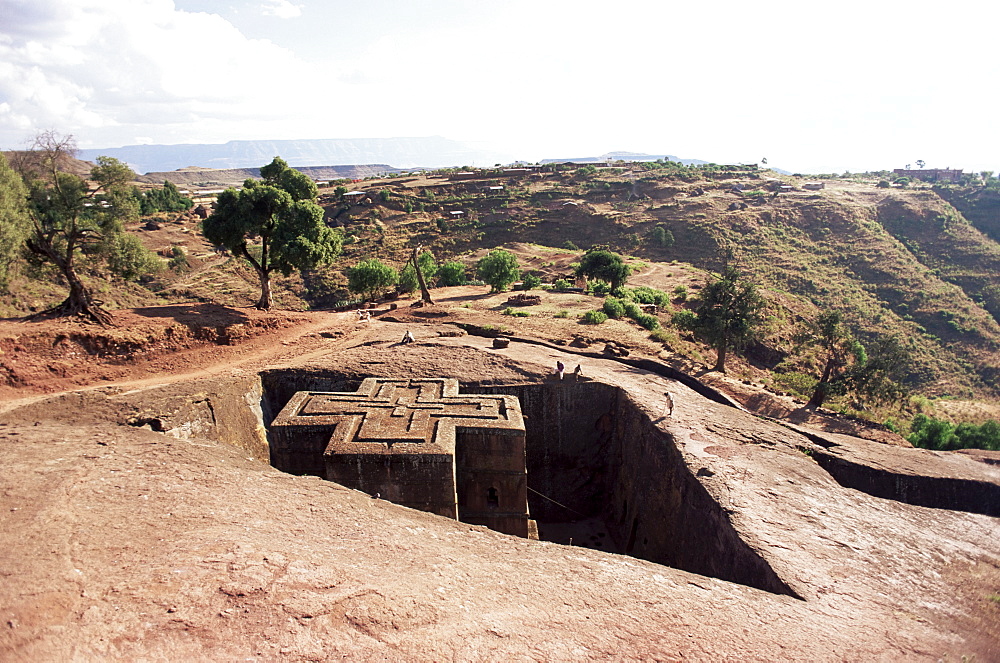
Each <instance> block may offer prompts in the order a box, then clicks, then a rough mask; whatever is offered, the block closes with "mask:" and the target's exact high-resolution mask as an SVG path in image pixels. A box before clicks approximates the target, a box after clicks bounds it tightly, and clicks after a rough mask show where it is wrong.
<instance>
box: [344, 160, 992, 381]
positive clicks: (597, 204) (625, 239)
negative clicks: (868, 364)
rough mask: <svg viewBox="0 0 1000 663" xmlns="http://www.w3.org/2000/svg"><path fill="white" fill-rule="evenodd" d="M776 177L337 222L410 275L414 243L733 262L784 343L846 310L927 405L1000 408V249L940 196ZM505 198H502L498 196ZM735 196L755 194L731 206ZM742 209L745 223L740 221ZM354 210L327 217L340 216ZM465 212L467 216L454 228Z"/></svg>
mask: <svg viewBox="0 0 1000 663" xmlns="http://www.w3.org/2000/svg"><path fill="white" fill-rule="evenodd" d="M634 168H638V167H634ZM766 175H769V173H767V174H762V173H758V172H756V171H754V170H743V171H740V170H731V171H720V170H716V171H712V170H711V169H694V168H689V169H683V170H680V169H675V170H663V171H654V172H650V171H644V170H628V169H625V168H622V169H606V170H596V171H595V170H593V169H589V170H584V169H576V170H574V171H568V172H555V173H545V174H542V175H536V176H533V177H531V178H530V179H529V178H524V179H521V180H519V181H515V182H510V181H507V180H500V179H498V178H486V179H484V180H481V181H475V182H453V183H448V182H446V181H442V180H424V181H419V180H417V181H413V180H411V181H409V182H407V183H406V184H403V185H395V186H393V181H392V180H391V179H390V180H382V181H381V182H379V183H376V185H375V187H373V188H372V191H371V196H370V198H371V200H372V201H378V200H379V199H378V197H377V194H378V191H379V190H381V189H386V190H387V191H391V196H390V198H389V200H388V202H386V203H385V204H379V203H378V202H373V204H372V206H370V207H365V206H358V207H352V208H350V209H349V210H347V211H345V212H341V213H340V216H339V217H338V223H340V224H342V225H343V227H344V230H345V232H347V233H348V235H349V236H350V237H353V238H356V239H355V240H352V241H354V243H353V244H350V245H348V247H347V250H346V254H345V256H344V260H343V261H344V262H345V263H351V262H352V261H353V260H357V259H360V258H361V257H362V256H365V257H367V256H370V255H375V256H378V257H380V258H382V259H384V260H386V261H389V262H394V261H395V262H397V263H401V262H402V260H404V259H405V252H406V250H408V247H409V246H410V245H411V244H419V245H422V246H425V247H429V248H431V249H432V250H434V252H435V254H436V255H438V256H439V258H440V257H443V256H446V255H450V254H461V253H464V252H469V253H471V252H472V251H475V250H476V249H479V248H482V247H490V246H497V245H502V244H506V243H510V242H515V241H516V242H534V243H537V244H541V245H547V246H553V247H565V246H574V245H575V246H577V247H579V248H580V249H585V248H588V247H590V246H593V245H596V244H607V245H610V246H611V247H612V248H613V249H615V250H617V251H620V252H622V253H624V254H626V255H633V256H636V257H638V258H641V259H643V260H647V261H659V262H670V261H680V262H682V263H687V264H690V265H691V266H693V267H696V268H699V269H706V270H713V271H715V270H718V269H719V268H720V266H721V265H722V261H723V259H724V256H726V255H729V256H731V259H733V260H734V261H735V262H736V263H737V264H738V265H739V266H740V267H741V268H742V269H743V270H744V271H745V272H746V273H747V274H749V275H750V276H751V278H753V279H754V280H755V281H756V282H758V283H759V284H761V285H762V286H764V287H765V288H767V289H769V290H770V291H771V292H772V298H774V299H775V300H776V301H778V300H780V301H782V302H784V304H783V306H782V308H783V309H785V310H784V311H783V312H780V314H779V315H778V316H777V320H776V323H777V324H776V327H775V329H774V336H775V341H776V342H777V340H779V339H780V338H781V337H785V338H786V339H787V336H788V335H789V334H788V332H789V329H788V326H789V325H791V324H793V323H794V321H795V320H796V318H797V317H798V316H802V315H807V316H808V315H814V314H815V312H816V311H817V310H818V309H819V308H837V309H840V310H843V311H844V312H845V314H846V316H847V318H848V320H849V321H850V323H851V326H852V328H853V329H854V331H855V333H857V334H858V335H859V336H860V337H861V338H862V339H865V340H871V339H872V338H874V337H875V336H876V335H880V334H894V335H897V336H899V337H900V338H903V339H905V340H906V341H907V343H908V344H909V346H910V349H911V352H912V354H913V363H912V366H910V380H911V383H912V384H913V385H915V386H917V387H918V388H919V389H921V390H923V391H925V392H926V393H929V394H933V395H938V396H942V395H951V396H961V397H967V396H973V395H986V394H992V393H995V391H996V389H997V387H998V385H1000V382H998V380H1000V369H998V366H1000V361H998V349H1000V326H998V324H997V321H996V320H995V319H994V318H993V317H992V316H991V315H990V314H989V313H988V312H987V311H986V310H985V309H984V308H983V306H982V305H981V304H980V303H979V300H980V299H981V295H982V292H983V290H984V289H985V288H988V287H990V286H996V285H997V284H998V282H1000V245H998V244H997V243H996V242H995V241H993V240H992V239H990V238H989V237H987V236H986V235H984V234H982V233H981V232H979V231H978V230H977V229H976V228H975V227H973V226H972V225H971V224H970V223H968V221H966V220H965V219H964V217H963V216H962V215H961V214H960V213H959V212H958V211H957V210H956V209H955V208H954V207H952V206H951V205H949V204H948V203H947V202H945V201H944V200H943V199H942V198H941V197H940V196H939V195H938V194H937V193H935V192H934V191H931V190H929V189H914V190H908V189H881V188H877V187H876V186H875V184H876V182H875V181H874V180H873V181H871V182H870V183H866V182H856V181H827V182H826V185H827V186H826V188H825V189H824V190H822V191H805V190H802V187H801V185H802V183H803V181H802V180H801V179H800V178H794V177H785V178H780V181H779V182H777V183H776V182H773V181H769V179H768V178H767V177H766ZM501 183H502V184H503V186H504V187H505V189H504V193H503V195H502V196H495V195H492V194H490V193H487V192H486V191H487V189H486V187H488V186H490V185H494V186H498V185H500V184H501ZM737 183H738V184H741V185H742V188H743V192H734V191H733V185H734V184H737ZM782 184H784V185H786V186H791V187H792V190H783V191H782V192H781V193H780V194H779V195H778V196H776V197H773V196H772V194H771V193H770V192H769V191H768V189H770V188H773V187H775V186H780V185H782ZM389 187H393V188H389ZM702 191H703V193H702ZM758 192H762V194H759V193H758ZM734 203H736V206H739V207H743V206H745V209H730V208H731V207H733V206H734ZM419 206H423V208H424V211H423V212H419V211H417V210H418V209H419ZM342 207H343V206H338V205H337V204H336V203H331V204H330V205H329V206H328V208H329V209H330V210H331V215H332V214H336V212H337V211H340V210H341V209H342ZM408 208H409V209H413V210H414V211H413V212H411V213H406V212H405V211H404V210H405V209H408ZM458 210H461V211H463V212H464V214H463V215H462V216H461V217H459V218H457V219H452V218H450V217H451V216H452V215H451V214H450V212H452V211H458ZM657 225H662V226H663V227H664V228H665V229H667V230H669V231H670V232H671V233H672V235H673V237H674V240H675V244H674V245H673V246H671V247H662V246H658V245H657V244H656V242H655V241H654V240H653V230H654V228H655V227H656V226H657ZM539 271H541V270H539ZM786 345H787V344H786Z"/></svg>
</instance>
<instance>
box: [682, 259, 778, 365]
mask: <svg viewBox="0 0 1000 663" xmlns="http://www.w3.org/2000/svg"><path fill="white" fill-rule="evenodd" d="M764 308H765V301H764V299H763V298H762V297H761V296H760V294H759V293H758V292H757V288H756V286H754V285H753V284H752V283H749V282H747V281H743V280H742V279H741V277H740V273H739V271H738V270H737V269H736V268H734V267H726V268H725V269H724V270H723V271H722V275H721V276H720V277H719V278H718V279H717V280H716V281H713V282H710V283H708V284H706V286H705V288H704V290H702V292H701V295H700V296H699V297H698V302H697V304H696V306H695V308H694V314H695V318H694V320H693V331H694V332H695V334H697V335H698V336H699V337H700V338H701V339H702V340H704V341H705V342H707V343H709V344H711V345H712V346H713V347H714V348H715V352H716V361H715V366H714V367H713V368H712V370H713V371H718V372H720V373H725V372H726V354H727V353H728V351H729V350H730V349H732V350H734V351H738V350H741V349H742V348H743V347H745V346H746V345H747V343H749V342H750V341H752V340H753V339H755V338H757V336H758V335H759V334H760V332H761V331H762V328H763V324H764Z"/></svg>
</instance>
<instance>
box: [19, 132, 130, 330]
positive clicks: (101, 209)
mask: <svg viewBox="0 0 1000 663" xmlns="http://www.w3.org/2000/svg"><path fill="white" fill-rule="evenodd" d="M75 152H76V145H75V143H74V141H73V138H72V136H61V135H59V134H57V133H55V132H53V131H48V132H44V133H41V134H39V135H38V136H37V137H36V138H35V140H34V142H33V144H32V146H31V149H30V150H29V153H30V154H29V156H28V158H25V159H24V160H23V162H22V172H21V176H22V177H23V178H24V179H25V181H26V182H27V184H28V190H29V202H28V212H29V215H30V218H31V223H32V228H31V232H30V234H29V237H28V239H27V241H26V246H27V248H28V250H29V251H31V253H32V254H33V255H34V256H35V257H36V258H37V259H38V260H40V261H42V262H48V263H51V264H53V265H55V266H56V268H57V269H59V271H60V272H61V273H62V275H63V277H64V278H65V280H66V283H67V285H68V286H69V296H67V298H66V299H65V300H64V301H63V302H62V303H61V304H59V305H58V306H56V307H54V308H52V309H50V310H48V311H45V313H54V314H56V315H79V316H82V317H84V318H87V319H89V320H93V321H96V322H98V323H100V324H110V323H111V321H112V318H111V314H110V313H108V312H107V311H105V310H104V309H103V308H102V307H101V304H100V302H98V301H97V300H95V299H94V297H93V294H92V293H91V291H90V288H88V287H87V286H86V285H85V284H84V282H83V281H82V280H81V279H80V277H79V275H78V274H77V260H78V259H79V258H80V257H81V256H82V255H83V254H84V253H85V252H88V253H90V254H91V255H93V256H94V257H99V256H101V255H106V253H103V252H102V250H101V249H102V248H107V247H110V246H113V245H114V244H115V241H114V238H115V236H116V235H119V234H121V233H123V232H124V222H125V221H127V220H130V219H134V218H137V217H138V213H139V204H138V201H137V200H136V199H135V197H134V196H133V195H132V192H131V190H130V189H129V188H128V184H129V182H131V181H132V180H133V179H134V178H135V173H133V172H132V170H131V169H130V168H129V167H128V166H126V165H125V164H123V163H121V162H120V161H118V160H117V159H112V158H111V157H98V158H97V165H96V166H94V167H93V169H91V171H90V179H91V181H92V185H88V184H87V183H86V182H84V181H83V180H82V179H81V178H79V177H77V176H76V175H73V174H70V173H68V172H66V170H67V166H68V165H69V163H70V160H71V159H72V157H73V154H75Z"/></svg>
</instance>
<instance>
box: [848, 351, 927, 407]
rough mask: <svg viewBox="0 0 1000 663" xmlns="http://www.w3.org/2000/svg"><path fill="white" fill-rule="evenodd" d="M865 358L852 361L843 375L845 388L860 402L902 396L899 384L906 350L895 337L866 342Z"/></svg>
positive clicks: (903, 377) (907, 363) (907, 361)
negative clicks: (859, 360) (860, 360)
mask: <svg viewBox="0 0 1000 663" xmlns="http://www.w3.org/2000/svg"><path fill="white" fill-rule="evenodd" d="M866 351H867V355H868V357H867V360H866V361H863V362H855V363H854V365H853V366H851V368H850V369H848V371H847V373H846V374H845V375H844V382H845V388H846V389H848V390H850V391H852V392H854V394H855V395H856V396H857V397H858V399H859V401H861V405H862V407H863V406H864V404H865V403H864V401H871V402H875V403H885V402H889V401H894V400H899V399H902V398H903V397H904V396H906V388H905V387H904V386H903V385H904V382H905V380H906V377H907V367H908V366H910V364H911V359H910V352H909V350H907V349H906V347H905V346H904V345H903V344H902V343H900V341H899V339H898V338H896V337H895V336H880V337H878V338H876V339H875V341H873V342H871V343H869V344H868V346H867V348H866Z"/></svg>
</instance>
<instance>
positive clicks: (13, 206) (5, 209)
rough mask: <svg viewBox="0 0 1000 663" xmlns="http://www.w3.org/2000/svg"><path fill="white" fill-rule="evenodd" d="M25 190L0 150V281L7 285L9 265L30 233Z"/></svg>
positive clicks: (18, 253) (14, 259)
mask: <svg viewBox="0 0 1000 663" xmlns="http://www.w3.org/2000/svg"><path fill="white" fill-rule="evenodd" d="M27 199H28V190H27V188H26V187H25V186H24V182H23V181H22V180H21V176H20V175H18V174H17V172H16V171H14V169H13V168H11V167H10V165H9V164H8V163H7V159H6V157H4V155H3V153H0V284H3V285H4V286H6V283H7V278H8V275H9V274H10V268H11V265H12V264H13V263H14V262H15V261H16V260H17V258H18V256H19V255H20V253H21V250H22V249H23V248H24V242H25V240H27V239H28V235H29V234H30V232H31V219H30V218H29V216H28V207H27Z"/></svg>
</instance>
